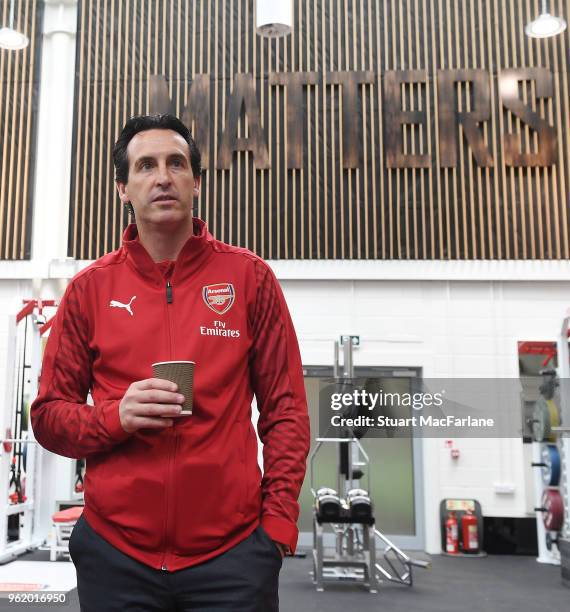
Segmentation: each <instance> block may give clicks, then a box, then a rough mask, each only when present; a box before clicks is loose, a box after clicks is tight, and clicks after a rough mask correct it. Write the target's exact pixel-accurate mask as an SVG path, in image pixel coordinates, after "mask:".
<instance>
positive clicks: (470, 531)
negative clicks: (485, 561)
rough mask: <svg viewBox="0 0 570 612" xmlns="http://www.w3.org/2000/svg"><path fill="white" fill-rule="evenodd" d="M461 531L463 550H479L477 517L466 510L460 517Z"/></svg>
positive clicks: (473, 551)
mask: <svg viewBox="0 0 570 612" xmlns="http://www.w3.org/2000/svg"><path fill="white" fill-rule="evenodd" d="M461 533H462V535H463V550H464V552H466V553H476V552H479V536H478V533H477V517H476V516H475V515H474V514H473V513H472V512H471V511H469V510H468V511H467V512H466V513H465V514H464V515H463V516H462V517H461Z"/></svg>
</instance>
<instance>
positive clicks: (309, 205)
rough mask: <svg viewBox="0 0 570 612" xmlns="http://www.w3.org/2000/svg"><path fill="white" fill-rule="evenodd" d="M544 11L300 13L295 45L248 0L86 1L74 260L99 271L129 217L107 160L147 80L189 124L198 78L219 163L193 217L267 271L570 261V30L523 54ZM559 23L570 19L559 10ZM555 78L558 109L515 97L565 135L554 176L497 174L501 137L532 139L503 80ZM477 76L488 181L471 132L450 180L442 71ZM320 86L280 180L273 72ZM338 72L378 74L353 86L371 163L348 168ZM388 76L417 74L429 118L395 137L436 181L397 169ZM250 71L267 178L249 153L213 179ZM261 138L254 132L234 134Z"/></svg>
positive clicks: (392, 2)
mask: <svg viewBox="0 0 570 612" xmlns="http://www.w3.org/2000/svg"><path fill="white" fill-rule="evenodd" d="M539 4H540V2H539V0H463V1H462V2H456V1H454V0H350V1H349V0H321V1H318V2H317V0H295V2H294V14H295V25H294V32H293V34H292V35H291V36H289V37H286V38H282V39H278V40H271V41H269V40H267V39H263V38H260V37H258V36H257V35H256V33H255V29H254V17H255V16H254V10H253V8H254V5H253V2H252V1H251V0H250V1H240V0H212V1H210V2H208V1H207V0H196V1H195V2H190V1H189V0H172V1H171V2H161V1H158V0H140V1H137V2H135V1H125V2H121V1H120V0H106V1H105V0H93V1H92V2H86V1H80V3H79V5H80V6H79V15H78V22H79V28H78V40H77V45H78V46H77V50H78V60H77V77H76V100H75V136H74V167H73V173H72V181H73V184H72V190H71V202H70V205H71V214H70V233H69V236H70V240H69V254H70V255H71V256H73V257H77V258H81V259H93V258H95V257H98V256H100V255H102V254H103V253H105V252H108V251H109V250H111V249H113V248H116V247H117V246H118V245H119V244H120V236H121V232H122V228H123V227H124V225H125V223H126V222H127V219H126V215H125V213H124V210H123V208H122V206H121V205H120V203H119V201H118V198H117V197H116V195H115V193H114V186H113V168H112V162H111V148H112V144H113V142H114V140H115V138H116V137H117V135H118V133H119V131H120V129H121V127H122V125H123V124H124V122H125V120H126V119H127V118H128V117H129V116H131V115H133V114H138V113H147V112H150V111H152V110H153V109H152V108H151V106H152V100H151V96H150V88H149V79H150V76H151V75H157V74H158V75H165V76H166V78H167V81H168V92H169V95H170V97H171V99H172V103H173V110H174V111H175V112H176V113H177V114H178V115H179V116H180V115H182V112H183V111H184V108H185V106H186V105H187V103H188V90H189V86H190V84H191V83H192V82H193V81H194V79H195V78H196V76H197V75H200V74H206V75H209V76H210V83H211V86H212V88H211V100H210V102H211V105H210V106H211V128H210V163H209V169H208V171H207V173H206V176H205V178H204V183H203V189H202V194H201V197H200V201H199V204H198V206H197V211H196V212H197V214H198V215H199V216H201V217H203V218H204V219H205V220H206V221H207V222H208V224H209V226H210V229H211V231H212V232H213V233H214V235H215V236H216V237H218V238H220V239H222V240H225V241H227V242H230V243H232V244H236V245H240V246H245V247H248V248H250V249H252V250H254V251H256V252H257V253H259V254H260V255H261V256H262V257H265V258H271V259H280V258H285V259H318V258H322V259H335V258H342V259H345V258H347V259H469V260H479V259H567V258H569V257H570V251H569V243H568V232H569V225H568V192H569V187H570V185H569V182H570V122H569V105H570V102H569V94H570V92H569V88H568V81H569V75H568V68H569V66H570V59H569V49H570V45H569V38H568V32H566V33H564V34H563V35H561V36H557V37H555V38H553V39H548V40H542V41H538V40H531V39H529V38H527V37H526V36H525V35H524V25H525V24H526V23H527V22H528V21H530V20H531V19H532V18H534V17H535V16H536V15H538V13H539V9H540V6H539ZM550 5H551V9H552V12H554V13H556V14H559V15H562V16H564V17H565V18H566V20H567V21H570V10H569V6H568V2H567V1H566V0H551V3H550ZM537 66H541V67H545V68H546V69H547V70H549V71H550V72H551V73H552V74H553V77H554V96H553V97H552V98H550V99H546V100H545V99H538V101H537V98H536V96H535V93H536V92H535V85H534V83H533V82H531V81H528V82H523V83H522V84H521V86H520V90H521V92H522V94H521V95H522V99H523V100H524V101H525V102H528V104H529V105H531V106H532V108H533V110H536V111H537V112H538V113H539V114H540V116H541V117H542V118H544V119H545V120H546V121H547V122H548V123H549V124H550V125H551V126H553V127H554V128H555V131H556V136H557V157H558V160H557V162H556V164H555V165H551V166H547V167H533V168H518V167H511V166H507V165H506V164H505V160H504V157H505V155H504V143H503V138H502V135H503V133H504V132H505V131H507V132H513V133H517V134H521V135H522V146H523V150H524V151H527V152H532V151H534V150H535V148H536V146H537V139H536V132H534V131H533V130H530V129H529V127H528V126H527V125H525V124H523V123H522V122H521V120H520V119H518V118H517V117H516V116H514V115H513V114H512V113H511V112H510V111H507V110H506V108H504V107H503V106H502V102H501V98H500V95H499V86H498V78H499V76H500V74H501V72H502V71H503V70H506V69H510V68H516V67H524V68H532V67H537ZM449 69H472V70H474V69H480V70H484V71H486V72H487V74H488V78H489V82H490V100H491V117H490V120H489V121H486V122H483V123H482V124H480V129H481V130H482V133H483V138H484V142H485V146H486V147H487V149H488V151H489V153H490V154H491V156H492V158H493V160H494V165H493V167H481V166H479V165H478V164H476V163H475V160H474V157H473V152H472V150H471V148H470V147H469V146H467V140H466V138H465V133H464V131H463V129H459V130H458V143H459V144H458V156H457V166H456V167H450V168H443V167H442V164H441V153H442V152H441V150H440V141H439V135H438V122H439V120H440V117H439V108H440V106H439V102H440V101H438V81H437V71H438V70H449ZM299 71H301V72H316V73H317V74H318V79H317V81H316V84H312V85H309V86H307V87H306V89H305V90H304V91H305V92H306V93H304V96H303V99H304V102H303V108H304V111H305V117H306V128H305V129H304V130H303V134H304V138H305V145H304V146H305V150H304V158H303V159H304V163H303V165H302V167H301V168H298V169H287V161H286V158H287V147H288V142H287V139H288V133H287V129H286V127H287V125H286V118H287V103H288V101H289V100H288V98H289V97H290V88H289V87H284V86H277V85H270V83H269V79H270V75H271V74H272V73H275V72H299ZM336 71H371V72H373V73H374V75H375V78H374V80H373V82H372V83H370V84H368V83H367V84H361V85H359V86H358V87H359V113H358V115H359V120H360V122H361V140H362V163H361V164H360V166H359V167H358V168H344V167H343V154H344V148H343V147H346V145H345V143H343V129H342V127H343V107H342V105H343V95H342V92H343V85H341V84H331V83H332V81H333V80H334V79H332V78H331V76H330V74H331V73H333V72H336ZM389 71H419V72H420V73H422V74H424V75H425V77H426V78H425V79H424V80H423V82H422V83H414V82H412V83H403V84H402V85H401V91H402V110H403V111H419V112H423V113H425V116H426V120H425V122H424V124H420V125H408V126H404V128H403V130H402V131H403V151H404V153H405V154H408V155H429V156H430V158H431V163H430V164H429V165H428V167H415V168H389V167H388V164H387V159H386V146H385V145H386V122H387V121H390V117H388V116H386V114H385V108H384V106H385V92H384V86H385V84H386V82H387V75H389V73H390V72H389ZM240 73H246V74H252V75H253V78H254V83H255V86H256V90H257V101H258V104H259V107H260V111H261V126H262V128H263V130H264V135H265V139H266V143H267V147H268V152H269V165H270V168H265V169H260V168H257V167H256V166H255V159H254V155H253V154H252V153H251V152H249V151H243V152H238V153H235V154H234V156H233V162H232V164H231V167H230V168H229V169H227V170H225V169H216V168H217V166H218V162H219V159H218V151H219V147H220V144H221V141H222V133H223V131H224V129H225V127H226V122H227V113H228V105H229V97H230V94H231V93H232V91H233V90H234V86H235V85H236V78H237V75H238V74H240ZM471 87H472V84H471V83H458V84H457V104H458V110H459V111H461V110H466V111H470V110H471V103H472V92H471ZM249 133H251V126H249V125H248V122H247V121H246V120H245V118H244V117H242V118H241V120H240V125H239V129H238V137H240V136H246V135H248V134H249Z"/></svg>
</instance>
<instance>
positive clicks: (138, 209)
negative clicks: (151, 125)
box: [117, 129, 200, 226]
mask: <svg viewBox="0 0 570 612" xmlns="http://www.w3.org/2000/svg"><path fill="white" fill-rule="evenodd" d="M127 157H128V160H129V178H128V182H127V183H120V182H118V181H117V190H118V192H119V196H120V198H121V200H122V202H123V203H125V204H127V203H128V202H131V204H132V205H133V208H134V210H135V217H136V220H137V224H142V225H145V224H160V225H166V226H175V225H179V224H180V223H181V222H184V221H186V220H188V219H191V218H192V200H193V198H194V197H196V196H198V194H199V188H200V177H198V178H196V179H195V178H194V175H193V174H192V168H191V166H190V149H189V146H188V143H187V142H186V141H185V140H184V138H182V136H181V135H180V134H178V132H175V131H174V130H162V129H156V130H145V131H144V132H139V133H138V134H136V135H135V136H134V137H133V138H132V139H131V141H130V142H129V144H128V146H127Z"/></svg>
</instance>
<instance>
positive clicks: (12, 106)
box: [0, 0, 43, 259]
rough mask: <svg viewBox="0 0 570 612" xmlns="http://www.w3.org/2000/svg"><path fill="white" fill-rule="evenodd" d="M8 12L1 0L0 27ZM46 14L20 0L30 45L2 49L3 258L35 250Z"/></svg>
mask: <svg viewBox="0 0 570 612" xmlns="http://www.w3.org/2000/svg"><path fill="white" fill-rule="evenodd" d="M9 13H10V1H9V0H0V20H1V21H0V27H1V26H4V25H8V22H9ZM42 15H43V2H41V1H40V0H15V2H14V28H15V29H17V30H19V31H20V32H23V33H24V34H26V36H27V37H28V38H29V39H30V44H29V45H28V47H26V48H25V49H22V50H18V51H8V50H6V49H0V259H29V258H30V254H31V253H30V250H31V240H32V196H33V192H32V188H33V178H34V172H33V169H34V163H35V159H34V150H35V139H36V117H37V108H38V93H39V81H40V53H41V23H42Z"/></svg>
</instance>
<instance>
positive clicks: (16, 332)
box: [0, 300, 73, 563]
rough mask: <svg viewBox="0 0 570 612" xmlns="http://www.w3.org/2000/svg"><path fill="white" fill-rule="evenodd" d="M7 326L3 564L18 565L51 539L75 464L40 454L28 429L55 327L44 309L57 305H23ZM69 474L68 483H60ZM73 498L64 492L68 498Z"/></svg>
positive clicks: (0, 524)
mask: <svg viewBox="0 0 570 612" xmlns="http://www.w3.org/2000/svg"><path fill="white" fill-rule="evenodd" d="M23 302H24V307H23V308H22V309H21V310H20V312H18V313H17V314H15V315H12V316H11V317H9V321H8V343H7V346H8V350H7V359H6V362H7V363H8V364H9V365H10V367H9V368H7V369H6V385H5V388H6V395H5V401H4V409H3V411H2V416H1V417H0V419H1V422H0V498H3V499H4V503H3V504H0V507H1V508H2V511H1V512H0V563H4V562H6V561H9V560H11V559H14V558H15V557H17V556H18V555H20V554H22V553H24V552H26V551H27V550H29V549H30V548H35V547H38V546H40V545H41V544H42V543H43V542H44V541H45V540H46V538H47V537H48V535H49V533H50V530H51V527H52V520H51V515H52V513H53V508H54V503H55V499H56V496H57V495H58V493H59V495H60V496H61V495H62V492H63V491H62V489H67V485H68V486H69V491H70V492H71V491H72V488H71V487H72V480H71V479H72V474H73V472H72V466H73V462H72V461H71V460H70V459H68V458H65V457H58V456H56V455H54V454H52V453H49V452H48V451H46V450H45V449H43V448H41V447H40V446H39V445H38V444H37V443H36V440H35V439H34V436H33V432H32V430H31V427H30V426H29V409H30V403H31V400H32V399H33V398H35V397H36V395H37V387H38V380H39V372H40V369H41V358H42V341H43V340H45V338H42V336H43V334H45V332H46V331H47V330H49V328H50V327H51V323H52V321H53V319H50V320H49V321H48V320H47V318H46V316H45V314H44V309H46V308H48V307H49V308H52V307H55V306H56V305H57V304H56V302H55V301H53V300H24V301H23ZM62 468H63V470H64V471H63V473H65V471H67V470H68V468H69V474H68V475H69V478H65V477H62V471H61V469H62ZM68 495H69V494H68V493H67V492H66V494H65V496H66V497H67V496H68Z"/></svg>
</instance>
